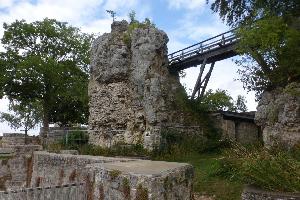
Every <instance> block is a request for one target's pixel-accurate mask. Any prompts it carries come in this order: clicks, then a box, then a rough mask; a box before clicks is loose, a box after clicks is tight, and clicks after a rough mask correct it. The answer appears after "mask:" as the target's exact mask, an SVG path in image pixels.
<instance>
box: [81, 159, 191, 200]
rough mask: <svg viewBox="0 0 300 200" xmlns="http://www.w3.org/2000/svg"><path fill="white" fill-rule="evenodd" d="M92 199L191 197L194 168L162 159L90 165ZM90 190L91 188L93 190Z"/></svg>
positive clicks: (180, 199) (121, 199)
mask: <svg viewBox="0 0 300 200" xmlns="http://www.w3.org/2000/svg"><path fill="white" fill-rule="evenodd" d="M87 169H88V171H89V172H90V174H92V175H91V176H90V177H94V178H92V179H91V182H93V189H92V191H94V193H93V194H92V197H93V199H97V198H100V199H103V200H109V199H114V200H123V199H132V200H133V199H149V200H157V199H172V200H190V199H192V178H193V175H194V174H193V167H192V166H191V165H188V164H183V163H171V162H162V161H145V160H137V161H129V162H115V163H104V164H91V165H88V166H87ZM90 190H91V189H90Z"/></svg>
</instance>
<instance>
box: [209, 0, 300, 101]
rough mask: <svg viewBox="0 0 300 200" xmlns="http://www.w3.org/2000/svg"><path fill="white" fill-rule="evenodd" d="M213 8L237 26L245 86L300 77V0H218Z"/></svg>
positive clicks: (253, 87) (282, 82) (262, 85)
mask: <svg viewBox="0 0 300 200" xmlns="http://www.w3.org/2000/svg"><path fill="white" fill-rule="evenodd" d="M211 8H212V10H213V11H214V12H217V13H219V15H220V17H221V18H222V19H223V20H224V21H226V22H227V24H228V25H230V26H233V27H237V28H238V29H237V31H236V32H237V35H238V37H239V38H240V41H239V45H238V51H239V52H240V54H241V55H242V56H243V57H242V58H241V59H239V60H238V61H237V63H238V64H239V65H240V66H242V67H243V68H242V69H241V70H240V71H239V73H240V74H241V81H242V82H243V83H244V86H245V88H247V89H248V90H254V91H256V92H257V94H258V95H259V94H260V93H261V92H262V91H264V90H266V89H272V88H274V87H278V86H286V85H287V84H289V83H291V82H295V81H296V82H299V80H300V59H299V54H300V31H299V30H300V12H299V10H300V3H299V0H215V1H214V2H213V3H212V5H211Z"/></svg>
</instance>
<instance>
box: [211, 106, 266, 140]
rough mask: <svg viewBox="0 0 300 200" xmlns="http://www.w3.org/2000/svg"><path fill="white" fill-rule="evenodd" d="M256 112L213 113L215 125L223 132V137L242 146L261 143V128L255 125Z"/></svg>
mask: <svg viewBox="0 0 300 200" xmlns="http://www.w3.org/2000/svg"><path fill="white" fill-rule="evenodd" d="M254 115H255V112H246V113H237V112H230V111H220V112H216V113H213V114H212V116H213V118H214V121H215V124H216V126H217V127H218V128H220V129H221V130H222V133H223V137H224V138H229V139H230V140H232V141H236V142H239V143H241V144H254V143H257V142H259V141H261V133H260V127H258V126H257V125H256V124H255V123H254Z"/></svg>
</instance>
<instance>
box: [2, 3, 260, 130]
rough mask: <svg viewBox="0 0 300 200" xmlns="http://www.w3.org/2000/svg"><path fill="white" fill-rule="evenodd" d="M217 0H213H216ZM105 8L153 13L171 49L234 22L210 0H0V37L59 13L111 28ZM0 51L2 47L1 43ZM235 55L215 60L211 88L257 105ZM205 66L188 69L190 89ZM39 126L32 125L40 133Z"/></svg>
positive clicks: (89, 26)
mask: <svg viewBox="0 0 300 200" xmlns="http://www.w3.org/2000/svg"><path fill="white" fill-rule="evenodd" d="M211 1H212V0H211ZM106 10H113V11H115V12H116V14H117V18H116V19H117V20H122V19H126V20H128V13H130V12H131V11H132V10H134V11H135V12H136V17H137V19H138V20H141V21H142V20H144V18H146V17H148V18H150V19H151V21H153V22H154V23H155V25H156V26H157V27H158V28H159V29H161V30H163V31H165V32H166V33H167V35H168V37H169V43H168V50H169V53H172V52H174V51H177V50H179V49H182V48H184V47H187V46H190V45H192V44H194V43H198V42H200V41H202V40H205V39H207V38H209V37H213V36H215V35H217V34H220V33H222V32H225V31H228V30H229V29H230V28H229V27H228V26H226V25H225V24H224V23H222V21H221V20H220V19H219V17H218V15H217V14H215V13H213V12H212V11H211V10H210V6H209V5H207V4H206V0H0V37H1V38H2V36H3V27H2V24H3V23H4V22H5V23H12V22H14V21H15V20H21V19H25V20H26V21H27V22H33V21H39V20H43V19H44V18H46V17H48V18H55V19H57V20H59V21H64V22H68V23H69V24H70V25H72V26H76V27H79V28H80V29H81V31H82V32H86V33H94V34H96V35H101V34H103V33H105V32H110V25H111V23H112V18H111V17H110V15H109V14H108V13H107V12H106ZM0 51H3V47H2V45H1V43H0ZM234 59H237V57H233V58H230V59H227V60H223V61H219V62H216V64H215V68H214V70H213V72H212V76H211V78H210V81H209V83H208V86H207V88H208V89H213V90H216V89H218V88H220V89H224V90H227V91H228V93H229V94H230V95H231V96H232V97H233V98H236V97H237V95H239V94H241V95H244V96H245V97H246V100H247V106H248V110H256V105H257V103H256V102H255V96H254V93H253V92H250V93H247V91H245V90H244V89H243V84H242V83H241V82H239V81H237V80H236V79H238V78H239V75H238V74H237V70H238V66H237V65H236V64H235V63H234ZM199 71H200V68H199V67H194V68H189V69H187V70H186V71H185V72H186V76H185V78H183V79H181V83H182V84H183V85H184V86H185V87H186V88H187V90H188V92H189V91H190V90H191V89H193V87H194V84H195V83H196V79H197V76H198V74H199ZM7 110H8V101H7V100H6V99H2V100H0V112H7ZM4 132H16V131H15V130H12V129H10V128H9V126H8V125H7V124H5V123H0V134H1V133H4ZM37 132H38V129H35V130H33V131H31V132H30V133H31V134H36V133H37Z"/></svg>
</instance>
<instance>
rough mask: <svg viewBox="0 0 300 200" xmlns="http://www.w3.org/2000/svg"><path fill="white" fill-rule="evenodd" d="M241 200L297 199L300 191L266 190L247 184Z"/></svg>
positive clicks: (299, 197)
mask: <svg viewBox="0 0 300 200" xmlns="http://www.w3.org/2000/svg"><path fill="white" fill-rule="evenodd" d="M241 199H242V200H270V199H272V200H273V199H274V200H298V199H300V193H297V194H292V193H283V192H267V191H264V190H261V189H257V188H254V187H249V186H247V187H246V188H245V189H244V191H243V193H242V197H241Z"/></svg>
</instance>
